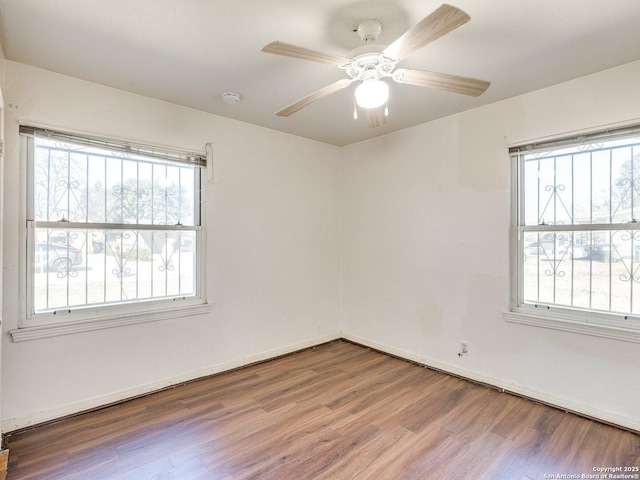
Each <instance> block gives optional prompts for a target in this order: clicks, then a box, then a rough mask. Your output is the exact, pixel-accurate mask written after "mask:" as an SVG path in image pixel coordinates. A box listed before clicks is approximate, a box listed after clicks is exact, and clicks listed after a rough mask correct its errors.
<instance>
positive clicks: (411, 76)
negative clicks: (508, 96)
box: [393, 68, 491, 97]
mask: <svg viewBox="0 0 640 480" xmlns="http://www.w3.org/2000/svg"><path fill="white" fill-rule="evenodd" d="M393 79H394V80H395V81H396V82H398V83H407V84H409V85H415V86H417V87H430V88H437V89H439V90H446V91H447V92H453V93H461V94H462V95H470V96H472V97H477V96H479V95H482V94H483V93H484V92H485V91H486V90H487V88H489V85H491V83H490V82H487V81H485V80H478V79H477V78H470V77H460V76H458V75H451V74H449V73H438V72H427V71H425V70H409V69H406V68H401V69H398V70H396V71H395V72H393Z"/></svg>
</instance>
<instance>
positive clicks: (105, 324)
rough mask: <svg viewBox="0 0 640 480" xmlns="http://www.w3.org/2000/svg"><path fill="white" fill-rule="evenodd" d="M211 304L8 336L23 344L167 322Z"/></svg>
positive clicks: (39, 328) (203, 310)
mask: <svg viewBox="0 0 640 480" xmlns="http://www.w3.org/2000/svg"><path fill="white" fill-rule="evenodd" d="M210 310H211V304H209V303H199V304H195V305H189V306H183V307H177V308H167V309H163V310H156V311H147V312H139V313H129V314H125V315H118V316H107V317H102V318H96V319H93V318H92V319H91V320H76V321H70V322H62V323H53V324H49V325H38V326H30V327H23V328H16V329H15V330H10V331H9V334H11V337H12V339H13V341H14V342H24V341H27V340H37V339H40V338H48V337H56V336H58V335H70V334H73V333H80V332H90V331H93V330H102V329H105V328H113V327H120V326H123V325H133V324H137V323H147V322H154V321H157V320H168V319H170V318H179V317H190V316H193V315H200V314H204V313H208V312H209V311H210Z"/></svg>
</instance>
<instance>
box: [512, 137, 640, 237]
mask: <svg viewBox="0 0 640 480" xmlns="http://www.w3.org/2000/svg"><path fill="white" fill-rule="evenodd" d="M522 173H523V174H524V192H523V197H524V198H523V199H522V201H523V202H524V209H525V214H524V224H525V225H569V224H591V223H620V222H626V221H630V220H632V219H634V218H636V217H638V218H640V139H633V141H631V140H630V139H625V140H613V141H610V142H605V143H602V144H591V145H577V146H575V147H571V148H564V149H562V150H557V151H551V152H542V153H535V154H529V155H525V156H524V164H523V167H522Z"/></svg>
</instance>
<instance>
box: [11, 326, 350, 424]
mask: <svg viewBox="0 0 640 480" xmlns="http://www.w3.org/2000/svg"><path fill="white" fill-rule="evenodd" d="M340 338H342V335H341V334H340V333H339V332H336V333H335V334H329V335H324V336H321V337H316V338H313V339H310V340H306V341H304V342H300V343H296V344H292V345H288V346H286V347H282V348H276V349H273V350H267V351H265V352H262V353H259V354H257V355H251V356H249V357H244V358H240V359H238V360H234V361H231V362H226V363H221V364H218V365H213V366H211V367H207V368H202V369H199V370H196V371H193V372H189V373H187V374H184V375H178V376H175V377H171V378H167V379H164V380H162V381H159V382H152V383H148V384H145V385H140V386H138V387H135V388H130V389H127V390H121V391H119V392H115V393H112V394H109V395H103V396H99V397H94V398H91V399H88V400H83V401H80V402H75V403H71V404H68V405H65V406H63V407H58V408H54V409H51V410H44V411H41V412H36V413H33V414H31V415H28V416H25V417H16V418H9V419H5V420H3V421H2V432H3V434H10V433H12V432H15V431H18V430H25V429H28V428H32V427H35V426H38V425H42V424H46V423H49V422H52V421H57V420H60V419H63V418H66V417H70V416H74V415H78V414H81V413H85V412H89V411H92V410H97V409H100V408H104V407H107V406H109V405H114V404H117V403H121V402H123V401H127V400H132V399H134V398H137V397H141V396H144V395H149V394H150V393H154V392H158V391H160V390H164V389H167V388H171V387H174V386H177V385H180V384H183V383H186V382H191V381H194V380H198V379H200V378H205V377H209V376H211V375H216V374H219V373H223V372H227V371H229V370H234V369H237V368H241V367H246V366H248V365H251V364H254V363H259V362H264V361H266V360H271V359H274V358H277V357H280V356H283V355H289V354H291V353H294V352H297V351H300V350H304V349H307V348H310V347H315V346H317V345H320V344H323V343H327V342H331V341H333V340H338V339H340Z"/></svg>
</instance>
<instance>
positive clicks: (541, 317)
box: [504, 126, 640, 343]
mask: <svg viewBox="0 0 640 480" xmlns="http://www.w3.org/2000/svg"><path fill="white" fill-rule="evenodd" d="M630 137H633V138H640V126H630V127H621V128H616V129H608V130H606V131H599V132H595V133H586V134H582V135H579V136H572V137H565V138H558V139H552V140H545V141H539V142H531V143H527V144H522V145H516V146H513V147H511V148H510V149H509V154H510V157H511V187H512V188H511V230H510V237H511V240H510V265H511V268H510V270H511V294H510V308H509V312H507V313H505V314H504V319H505V320H506V321H507V322H511V323H517V324H523V325H531V326H537V327H543V328H548V329H553V330H560V331H566V332H572V333H579V334H585V335H591V336H597V337H604V338H609V339H614V340H621V341H626V342H633V343H640V315H638V314H637V313H636V314H632V313H630V312H626V313H615V312H605V311H601V310H597V309H590V308H584V307H572V306H566V305H561V304H554V303H553V302H539V303H538V302H527V301H525V299H524V270H525V263H524V262H525V234H527V233H529V234H531V233H532V232H533V233H537V234H538V235H545V234H547V235H548V234H552V235H558V234H561V235H562V234H567V235H571V236H572V237H571V238H572V239H573V238H574V237H573V235H574V234H587V232H594V231H596V232H608V234H610V232H616V231H623V230H624V231H628V232H632V233H633V234H634V235H636V232H638V234H640V224H638V223H635V221H631V222H630V223H622V222H615V221H613V219H611V221H610V222H608V223H600V224H598V223H597V222H593V223H587V224H581V223H580V222H577V223H576V222H570V223H569V224H556V225H549V224H544V223H543V222H541V224H539V225H525V205H524V200H523V199H524V192H525V175H524V157H525V156H527V155H531V154H532V153H535V152H545V151H552V150H556V149H563V148H567V147H572V146H579V145H589V144H596V143H599V142H606V141H609V140H615V139H618V138H630ZM636 152H640V149H638V150H636ZM634 168H635V167H634ZM572 274H573V273H572ZM639 288H640V287H639Z"/></svg>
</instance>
